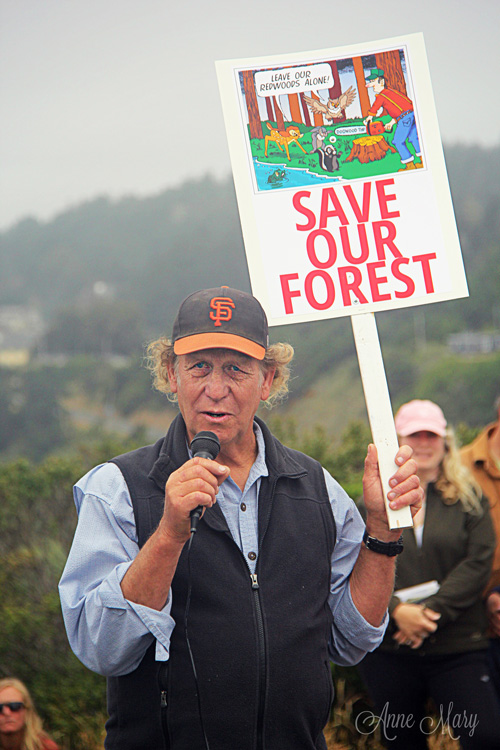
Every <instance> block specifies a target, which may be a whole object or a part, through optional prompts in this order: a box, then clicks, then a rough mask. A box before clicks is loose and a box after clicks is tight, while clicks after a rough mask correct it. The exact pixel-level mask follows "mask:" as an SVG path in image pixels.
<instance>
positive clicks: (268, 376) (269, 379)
mask: <svg viewBox="0 0 500 750" xmlns="http://www.w3.org/2000/svg"><path fill="white" fill-rule="evenodd" d="M275 372H276V367H270V368H269V370H266V372H265V374H264V378H263V380H262V388H261V392H260V400H261V401H267V399H268V398H269V394H270V393H271V386H272V384H273V380H274V373H275Z"/></svg>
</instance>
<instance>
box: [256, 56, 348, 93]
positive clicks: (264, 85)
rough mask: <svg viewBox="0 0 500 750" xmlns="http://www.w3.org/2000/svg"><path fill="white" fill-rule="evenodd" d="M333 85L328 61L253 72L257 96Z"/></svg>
mask: <svg viewBox="0 0 500 750" xmlns="http://www.w3.org/2000/svg"><path fill="white" fill-rule="evenodd" d="M333 85H334V80H333V73H332V69H331V67H330V65H329V64H328V63H318V64H317V65H302V66H300V67H297V68H276V69H274V70H259V71H258V72H257V73H256V74H255V91H256V93H257V96H264V97H265V96H276V95H277V94H299V93H300V92H301V91H311V90H313V89H330V88H332V87H333Z"/></svg>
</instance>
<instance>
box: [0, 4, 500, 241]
mask: <svg viewBox="0 0 500 750" xmlns="http://www.w3.org/2000/svg"><path fill="white" fill-rule="evenodd" d="M0 9H1V17H0V34H1V38H0V64H1V67H0V104H1V113H0V115H1V138H0V174H1V178H0V228H5V227H8V226H10V225H12V224H13V223H14V222H16V221H18V220H19V219H20V218H23V217H25V216H34V217H36V218H39V219H42V220H46V219H49V218H51V217H52V216H54V215H55V214H57V213H59V212H60V211H62V210H64V209H65V208H67V207H68V206H71V205H76V204H78V203H80V202H83V201H85V200H89V199H92V198H95V197H96V196H98V195H109V196H111V197H112V198H120V197H122V196H124V195H131V194H132V195H137V196H146V195H153V194H155V193H158V192H160V191H162V190H164V189H165V188H166V187H172V186H175V185H177V184H179V183H181V182H182V181H184V180H185V179H186V178H191V177H195V178H197V177H201V176H202V175H205V174H207V173H211V174H213V175H214V176H216V177H222V176H225V175H226V174H228V173H229V171H230V166H229V155H228V150H227V145H226V136H225V132H224V125H223V120H222V111H221V106H220V100H219V92H218V86H217V79H216V75H215V68H214V61H215V60H219V59H227V58H239V57H253V56H258V55H274V54H280V53H288V52H301V51H307V50H316V49H327V48H329V47H339V46H342V45H351V44H357V43H359V42H370V41H374V40H378V39H385V38H389V37H396V36H403V35H405V34H410V33H415V32H420V31H421V32H423V34H424V39H425V43H426V47H427V55H428V59H429V67H430V72H431V78H432V84H433V89H434V96H435V100H436V108H437V112H438V117H439V123H440V128H441V135H442V138H443V141H444V143H445V144H451V143H457V142H460V143H466V144H471V143H478V144H480V145H484V146H493V145H498V143H499V138H500V93H499V90H498V89H499V84H498V80H499V77H498V72H499V68H500V66H499V57H498V40H499V32H500V2H499V0H475V2H474V3H472V4H471V3H469V2H466V1H465V0H420V2H419V3H405V2H401V0H379V1H378V2H377V1H376V0H356V2H353V1H351V0H316V1H315V2H303V1H301V0H268V2H265V1H264V0H251V2H247V3H243V2H234V1H233V2H231V1H230V0H216V2H212V3H210V2H206V0H203V2H200V0H196V1H195V2H190V1H189V0H183V1H182V2H180V3H178V4H177V3H175V2H173V0H0Z"/></svg>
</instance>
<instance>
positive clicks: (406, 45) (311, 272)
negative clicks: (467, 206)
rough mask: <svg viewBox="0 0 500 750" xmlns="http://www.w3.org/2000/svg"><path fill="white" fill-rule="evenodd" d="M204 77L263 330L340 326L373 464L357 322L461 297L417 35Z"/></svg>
mask: <svg viewBox="0 0 500 750" xmlns="http://www.w3.org/2000/svg"><path fill="white" fill-rule="evenodd" d="M216 66H217V74H218V79H219V87H220V92H221V98H222V105H223V111H224V119H225V124H226V131H227V138H228V144H229V150H230V156H231V162H232V168H233V174H234V182H235V188H236V195H237V199H238V207H239V211H240V217H241V225H242V232H243V238H244V243H245V250H246V255H247V260H248V266H249V273H250V279H251V283H252V290H253V293H254V294H255V296H257V297H258V298H259V300H260V301H261V303H262V305H263V307H264V309H265V310H266V313H267V315H268V319H269V323H270V324H271V325H283V324H288V323H298V322H306V321H315V320H321V319H325V318H335V317H340V316H346V315H349V316H351V319H352V323H353V330H354V335H355V340H356V347H357V351H358V357H359V359H360V367H361V374H362V378H363V387H364V388H365V396H366V401H367V409H368V415H369V418H370V424H371V426H372V432H373V433H374V439H375V442H376V444H377V448H378V449H379V458H380V445H379V443H378V441H377V439H376V437H375V433H376V432H379V433H380V434H382V433H384V434H385V432H386V429H387V421H388V420H387V417H386V416H385V417H382V414H381V409H380V403H381V401H383V402H385V406H384V411H385V412H387V409H389V410H390V400H389V397H388V391H387V384H386V381H385V373H384V369H383V363H382V361H381V358H380V363H381V371H379V372H378V374H377V379H376V382H375V387H376V388H377V389H378V391H377V392H378V393H379V394H381V395H382V396H383V397H382V398H380V397H378V398H374V397H373V396H372V397H371V398H368V395H367V387H369V388H371V389H372V388H373V382H371V383H370V384H368V383H367V382H366V377H367V375H364V374H363V366H362V361H363V358H364V357H367V356H370V358H371V360H370V361H372V360H374V358H375V359H376V358H377V357H376V356H375V352H376V347H378V346H379V345H378V337H377V335H376V327H375V322H374V319H373V320H372V321H371V322H370V321H369V320H367V319H364V320H363V318H364V316H365V315H369V316H370V315H371V316H372V317H373V314H374V313H375V312H376V311H379V310H389V309H396V308H402V307H410V306H415V305H422V304H428V303H431V302H442V301H444V300H450V299H454V298H457V297H463V296H466V295H467V293H468V292H467V283H466V278H465V272H464V268H463V262H462V257H461V252H460V245H459V241H458V233H457V229H456V224H455V218H454V214H453V207H452V202H451V196H450V190H449V186H448V179H447V174H446V168H445V163H444V157H443V152H442V146H441V139H440V135H439V129H438V124H437V117H436V112H435V107H434V100H433V96H432V89H431V83H430V76H429V71H428V66H427V61H426V55H425V48H424V42H423V38H422V35H421V34H412V35H409V36H406V37H402V38H398V39H387V40H381V41H377V42H372V43H369V44H363V45H361V44H358V45H354V46H352V47H342V48H337V49H329V50H321V51H315V52H305V53H300V54H285V55H274V56H272V57H265V58H253V59H243V60H226V61H220V62H218V63H216ZM368 353H369V355H368ZM373 377H374V373H373V371H372V372H371V373H370V380H371V381H373ZM386 392H387V399H386V398H385V393H386ZM381 417H382V425H383V429H380V430H378V429H377V425H376V424H375V423H377V424H379V418H381ZM390 417H391V422H392V413H391V415H390ZM392 431H394V427H393V423H392ZM394 437H395V434H394ZM390 443H391V446H390V450H392V449H393V448H394V447H395V446H394V439H392V438H391V440H390ZM396 446H397V443H396ZM394 453H395V451H394ZM394 453H393V454H392V455H394ZM392 466H393V463H392ZM381 471H382V463H381ZM384 473H385V472H383V474H384ZM383 480H384V476H383ZM403 516H404V517H405V519H406V521H408V514H402V515H401V514H400V515H399V516H398V518H399V519H401V518H402V517H403ZM406 521H405V525H409V524H408V523H406ZM410 523H411V520H410ZM395 524H396V525H403V524H402V523H401V522H400V521H399V522H396V521H395Z"/></svg>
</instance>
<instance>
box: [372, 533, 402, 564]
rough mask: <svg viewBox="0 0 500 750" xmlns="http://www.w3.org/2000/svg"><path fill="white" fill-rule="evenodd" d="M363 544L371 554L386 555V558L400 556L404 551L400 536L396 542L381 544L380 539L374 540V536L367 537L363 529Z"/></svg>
mask: <svg viewBox="0 0 500 750" xmlns="http://www.w3.org/2000/svg"><path fill="white" fill-rule="evenodd" d="M363 542H364V543H365V547H366V549H369V550H370V551H371V552H378V554H379V555H387V557H395V556H396V555H400V554H401V552H402V551H403V549H404V548H403V535H402V534H401V536H400V537H399V539H398V540H397V542H381V541H380V539H376V538H375V537H374V536H369V535H368V532H367V531H366V529H365V533H364V534H363Z"/></svg>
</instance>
